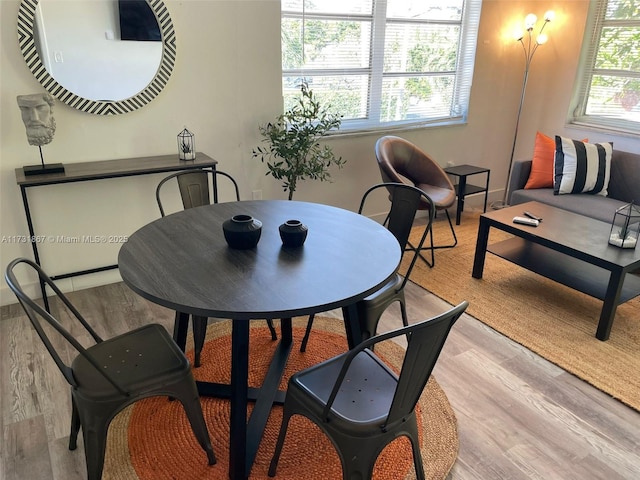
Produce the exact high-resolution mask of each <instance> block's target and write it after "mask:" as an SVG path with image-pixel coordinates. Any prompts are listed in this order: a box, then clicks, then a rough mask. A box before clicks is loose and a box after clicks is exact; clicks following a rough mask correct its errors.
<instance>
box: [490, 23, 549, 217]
mask: <svg viewBox="0 0 640 480" xmlns="http://www.w3.org/2000/svg"><path fill="white" fill-rule="evenodd" d="M554 17H555V14H554V13H553V12H552V11H551V10H549V11H548V12H547V13H545V14H544V23H543V24H542V26H541V27H540V31H539V32H538V35H537V36H536V38H535V40H534V38H533V30H534V28H535V26H536V22H537V21H538V18H537V17H536V16H535V15H534V14H533V13H530V14H529V15H527V16H526V18H525V19H524V24H525V28H526V32H518V35H517V36H516V40H517V41H518V42H520V44H521V45H522V50H523V51H524V60H525V64H524V78H523V80H522V93H521V94H520V105H519V106H518V116H517V117H516V129H515V132H514V134H513V146H512V147H511V157H510V158H509V171H508V172H507V183H506V185H505V187H504V197H503V198H502V202H495V203H492V204H491V207H492V208H493V209H499V208H504V207H507V206H508V203H507V195H508V194H509V184H510V180H511V168H512V167H513V155H514V153H515V151H516V142H517V141H518V127H519V125H520V114H521V113H522V104H523V103H524V95H525V92H526V91H527V80H528V79H529V67H530V66H531V60H533V56H534V55H535V53H536V50H538V47H539V46H540V45H544V44H545V43H547V40H548V37H547V35H546V34H545V33H542V32H543V30H544V27H546V26H547V23H549V22H550V21H551V20H553V19H554ZM525 37H526V38H525Z"/></svg>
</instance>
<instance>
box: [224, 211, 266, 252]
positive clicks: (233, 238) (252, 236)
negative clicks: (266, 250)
mask: <svg viewBox="0 0 640 480" xmlns="http://www.w3.org/2000/svg"><path fill="white" fill-rule="evenodd" d="M222 231H223V232H224V238H225V240H226V241H227V244H228V245H229V247H231V248H237V249H239V250H245V249H248V248H254V247H255V246H256V245H257V244H258V241H259V240H260V235H261V234H262V222H261V221H260V220H256V219H255V218H253V217H252V216H250V215H234V216H233V217H231V218H230V219H229V220H226V221H225V222H224V223H223V224H222Z"/></svg>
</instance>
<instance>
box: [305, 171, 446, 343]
mask: <svg viewBox="0 0 640 480" xmlns="http://www.w3.org/2000/svg"><path fill="white" fill-rule="evenodd" d="M380 189H385V190H387V191H388V192H389V200H390V201H391V207H390V210H389V213H388V214H387V216H386V218H385V220H384V222H383V224H384V225H385V226H386V227H387V229H388V230H389V231H390V232H391V233H393V235H394V236H395V237H396V240H398V244H399V245H400V248H401V249H402V250H403V251H404V249H405V247H406V245H407V244H408V243H409V234H410V233H411V229H412V227H413V221H414V219H415V216H416V212H417V210H418V208H419V207H420V206H421V205H422V204H425V205H429V206H430V207H431V208H428V209H427V211H428V213H429V216H428V217H427V224H426V227H425V229H424V232H423V234H422V238H421V239H420V241H419V242H418V249H416V250H415V251H414V255H413V258H412V259H411V263H410V264H409V267H408V268H407V271H406V272H405V274H404V276H402V275H400V274H396V275H394V276H393V277H392V278H391V279H390V280H389V281H388V282H387V283H386V284H385V285H384V286H383V287H382V288H380V289H379V290H377V291H376V292H374V293H372V294H371V295H369V296H368V297H366V298H364V299H363V300H360V301H359V302H357V303H356V309H357V312H358V319H360V323H361V325H363V326H364V330H363V332H362V333H363V338H368V337H371V336H373V335H375V334H376V330H377V327H378V322H379V321H380V317H381V316H382V314H383V313H384V311H385V310H386V309H387V308H388V307H389V306H390V305H391V304H392V303H394V302H399V304H400V313H401V315H402V323H403V324H404V325H408V321H407V310H406V306H405V297H404V286H405V285H406V283H407V281H408V280H409V276H410V275H411V271H412V270H413V266H414V265H415V263H416V260H417V259H418V252H419V248H420V247H421V246H422V244H423V243H424V241H425V239H426V237H427V234H428V233H429V231H430V229H431V223H432V222H433V215H434V213H435V208H434V207H433V201H432V200H431V199H430V198H429V196H428V195H427V194H425V193H424V191H422V190H421V189H419V188H416V187H414V186H412V185H407V184H405V183H379V184H377V185H374V186H372V187H370V188H369V189H368V190H367V191H366V192H365V193H364V195H363V196H362V199H361V200H360V207H359V208H358V213H360V214H361V213H362V212H363V210H364V208H365V205H366V203H367V200H368V199H369V195H371V194H372V193H373V192H376V191H378V190H380ZM313 320H314V315H311V316H310V317H309V319H308V321H307V328H306V331H305V334H304V337H303V338H302V343H301V345H300V351H301V352H304V351H306V349H307V343H308V341H309V336H310V334H311V329H312V326H313Z"/></svg>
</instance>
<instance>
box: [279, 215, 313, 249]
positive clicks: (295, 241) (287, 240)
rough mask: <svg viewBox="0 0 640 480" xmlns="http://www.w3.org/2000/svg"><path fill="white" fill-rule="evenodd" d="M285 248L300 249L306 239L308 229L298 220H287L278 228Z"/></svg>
mask: <svg viewBox="0 0 640 480" xmlns="http://www.w3.org/2000/svg"><path fill="white" fill-rule="evenodd" d="M279 230H280V238H281V239H282V244H283V245H284V246H285V247H300V246H302V244H303V243H304V241H305V240H306V239H307V232H308V229H307V227H306V225H303V223H302V222H301V221H300V220H287V221H286V222H284V223H283V224H282V225H280V227H279Z"/></svg>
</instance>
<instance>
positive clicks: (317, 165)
mask: <svg viewBox="0 0 640 480" xmlns="http://www.w3.org/2000/svg"><path fill="white" fill-rule="evenodd" d="M300 92H301V97H300V99H299V100H298V102H297V103H296V104H295V105H294V106H293V107H292V108H291V109H289V110H287V111H286V112H284V113H283V114H282V115H279V116H278V117H277V118H276V121H275V122H273V123H271V122H270V123H267V124H266V125H262V126H260V127H259V129H260V134H261V135H262V136H263V137H264V138H263V142H264V143H265V144H266V146H264V147H256V148H255V149H254V150H253V157H254V158H260V160H261V161H262V162H263V163H266V164H267V168H268V169H269V170H268V172H267V173H266V174H267V175H272V176H273V177H274V178H276V179H277V180H282V181H283V182H282V187H283V189H284V191H285V192H287V191H288V192H289V200H291V199H292V198H293V194H294V192H295V191H296V189H297V187H298V182H299V181H300V180H306V179H311V180H320V181H326V180H328V181H330V180H331V175H330V173H329V167H330V166H331V165H336V166H338V168H341V167H342V166H343V165H344V164H345V163H346V160H343V159H342V157H336V156H335V154H334V153H333V151H332V150H331V148H330V147H329V146H327V145H324V146H321V145H320V144H319V143H318V141H319V140H320V139H321V138H322V137H324V136H326V135H327V134H328V133H329V132H330V131H331V130H333V129H338V128H340V123H341V115H337V114H335V113H331V112H330V111H329V108H330V107H321V106H320V102H319V101H318V100H317V99H316V98H315V97H314V95H313V91H312V90H310V89H309V86H308V84H307V83H306V82H303V83H302V84H301V85H300Z"/></svg>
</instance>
